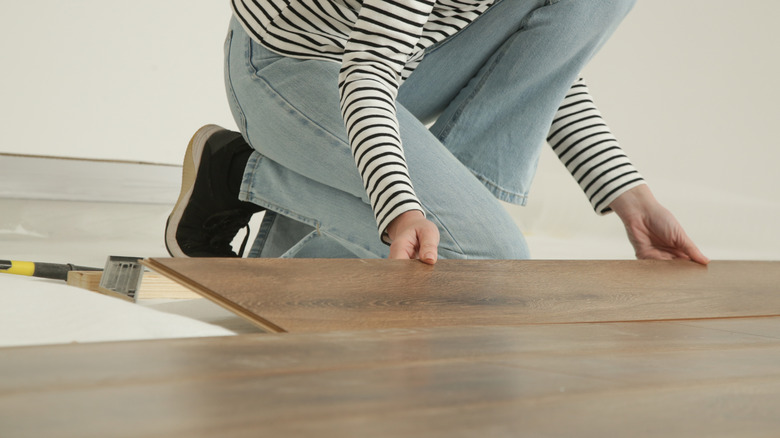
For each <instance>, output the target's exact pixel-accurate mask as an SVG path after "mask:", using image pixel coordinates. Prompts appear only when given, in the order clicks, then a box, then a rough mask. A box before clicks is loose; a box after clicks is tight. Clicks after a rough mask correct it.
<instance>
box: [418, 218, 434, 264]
mask: <svg viewBox="0 0 780 438" xmlns="http://www.w3.org/2000/svg"><path fill="white" fill-rule="evenodd" d="M417 238H418V239H419V241H420V249H419V251H417V253H418V254H420V260H421V261H422V262H424V263H428V264H429V265H433V264H435V263H436V260H438V259H439V229H438V228H436V226H435V225H433V224H431V226H429V227H427V228H424V229H422V230H420V231H419V232H418V235H417Z"/></svg>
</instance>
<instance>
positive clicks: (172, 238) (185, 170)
mask: <svg viewBox="0 0 780 438" xmlns="http://www.w3.org/2000/svg"><path fill="white" fill-rule="evenodd" d="M224 129H225V128H223V127H221V126H217V125H205V126H203V127H201V128H200V129H198V130H197V131H196V132H195V134H193V136H192V138H191V139H190V143H189V144H188V145H187V152H186V153H185V154H184V163H183V165H182V170H181V191H180V192H179V199H178V200H176V205H174V207H173V211H172V212H171V215H170V216H168V222H167V223H166V225H165V247H166V248H167V249H168V252H169V253H170V254H171V255H172V256H173V257H189V256H188V255H187V254H185V253H184V251H182V249H181V247H179V242H177V241H176V230H178V229H179V222H181V218H182V215H183V214H184V210H185V209H186V208H187V204H189V203H190V197H192V191H193V189H194V187H195V179H196V178H197V176H198V167H200V159H201V156H202V155H203V148H204V147H205V146H206V140H208V139H209V138H210V137H211V136H212V135H214V134H215V133H216V132H218V131H222V130H224Z"/></svg>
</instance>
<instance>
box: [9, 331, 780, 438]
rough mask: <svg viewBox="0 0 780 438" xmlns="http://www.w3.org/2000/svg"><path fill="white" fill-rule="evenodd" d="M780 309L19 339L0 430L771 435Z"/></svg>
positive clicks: (17, 433) (778, 406)
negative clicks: (633, 318) (107, 339)
mask: <svg viewBox="0 0 780 438" xmlns="http://www.w3.org/2000/svg"><path fill="white" fill-rule="evenodd" d="M778 364H780V318H756V319H729V320H708V321H697V322H637V323H599V324H563V325H558V324H556V325H527V326H521V327H461V328H452V327H451V328H429V329H388V330H374V331H362V332H333V333H318V334H260V335H245V336H238V337H231V338H210V339H190V340H166V341H151V342H150V341H147V342H130V343H109V344H85V345H64V346H53V347H30V348H11V349H6V350H4V351H3V355H2V359H1V360H0V436H3V437H22V436H25V437H27V436H29V437H85V436H99V437H117V436H122V437H153V436H154V437H163V436H165V437H168V436H182V437H185V436H186V437H202V436H219V437H257V436H269V437H298V436H305V437H318V438H320V437H344V436H355V437H366V436H371V437H398V436H404V437H417V436H425V437H493V436H500V437H517V436H533V437H539V436H566V437H569V436H576V437H611V436H631V437H655V436H663V437H700V436H702V437H703V436H706V437H764V436H766V437H769V436H777V432H778V430H780V415H778V413H780V366H778Z"/></svg>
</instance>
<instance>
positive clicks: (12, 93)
mask: <svg viewBox="0 0 780 438" xmlns="http://www.w3.org/2000/svg"><path fill="white" fill-rule="evenodd" d="M181 11H187V12H186V13H185V14H182V13H181ZM229 18H230V10H229V4H228V2H227V1H218V0H136V1H132V2H118V1H106V0H66V1H60V0H43V1H36V2H2V3H0V53H2V55H3V69H2V73H0V74H2V77H3V80H2V81H1V82H0V95H2V100H0V102H2V103H0V111H1V112H0V123H2V132H3V133H4V135H3V139H2V140H1V141H0V152H13V153H25V154H37V155H55V156H69V157H91V158H108V159H122V160H140V161H150V162H158V163H178V162H179V161H180V158H181V156H182V155H183V146H182V144H184V145H185V146H186V142H187V140H189V136H190V135H191V133H192V132H193V131H194V129H197V127H199V126H200V125H201V124H204V123H207V122H212V123H213V122H216V123H224V124H232V123H233V121H232V120H233V119H232V117H231V116H230V112H229V109H228V106H227V102H226V100H225V96H224V94H225V93H224V86H223V85H222V84H223V82H222V63H221V56H222V43H223V38H224V35H225V33H226V30H227V23H228V19H229Z"/></svg>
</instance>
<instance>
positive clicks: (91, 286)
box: [67, 271, 203, 300]
mask: <svg viewBox="0 0 780 438" xmlns="http://www.w3.org/2000/svg"><path fill="white" fill-rule="evenodd" d="M102 276H103V272H102V271H70V272H68V280H67V282H68V284H69V285H70V286H76V287H79V288H82V289H86V290H89V291H92V292H99V293H106V289H101V288H100V278H101V277H102ZM109 295H111V296H117V295H121V294H116V293H114V292H112V293H110V294H109ZM120 298H127V297H124V296H121V297H120ZM138 299H141V300H144V299H173V300H191V299H203V296H201V295H198V294H197V293H195V292H193V291H192V290H191V289H189V288H187V287H184V286H182V285H180V284H178V283H176V282H174V281H172V280H170V279H169V278H168V277H164V276H162V275H159V274H155V273H152V272H144V275H143V277H142V278H141V287H140V289H139V290H138Z"/></svg>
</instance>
